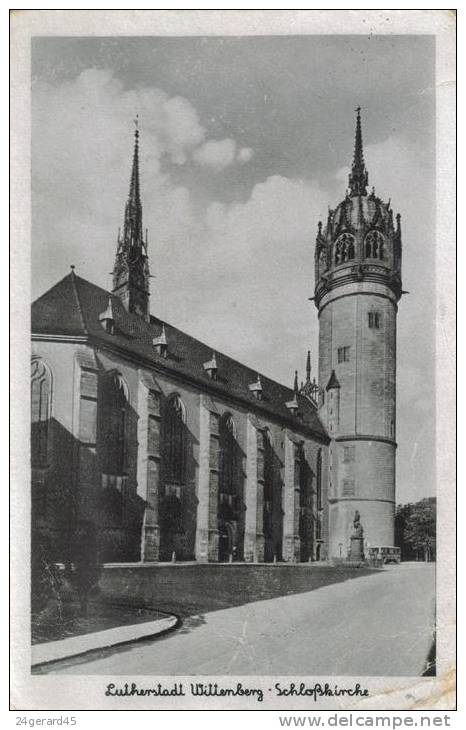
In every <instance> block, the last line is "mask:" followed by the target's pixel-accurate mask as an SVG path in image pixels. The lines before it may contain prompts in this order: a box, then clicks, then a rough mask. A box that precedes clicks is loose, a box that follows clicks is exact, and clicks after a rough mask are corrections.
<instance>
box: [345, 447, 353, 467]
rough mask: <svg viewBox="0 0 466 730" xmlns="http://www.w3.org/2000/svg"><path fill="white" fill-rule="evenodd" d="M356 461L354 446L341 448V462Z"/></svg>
mask: <svg viewBox="0 0 466 730" xmlns="http://www.w3.org/2000/svg"><path fill="white" fill-rule="evenodd" d="M355 459H356V446H344V447H343V461H344V462H345V463H347V462H349V461H355Z"/></svg>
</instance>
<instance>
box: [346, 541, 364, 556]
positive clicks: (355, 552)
mask: <svg viewBox="0 0 466 730" xmlns="http://www.w3.org/2000/svg"><path fill="white" fill-rule="evenodd" d="M348 558H349V560H364V539H363V538H362V537H352V538H351V543H350V552H349V555H348Z"/></svg>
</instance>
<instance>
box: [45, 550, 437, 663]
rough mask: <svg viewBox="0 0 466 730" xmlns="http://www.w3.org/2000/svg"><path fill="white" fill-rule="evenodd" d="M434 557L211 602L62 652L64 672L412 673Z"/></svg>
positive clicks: (425, 623) (427, 634) (422, 655)
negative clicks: (150, 636) (223, 605)
mask: <svg viewBox="0 0 466 730" xmlns="http://www.w3.org/2000/svg"><path fill="white" fill-rule="evenodd" d="M434 598H435V566H434V565H432V564H423V563H407V564H402V565H400V566H390V567H389V568H388V569H387V570H386V571H384V572H377V573H375V574H372V575H368V576H362V577H360V578H354V579H353V580H348V581H345V582H343V583H337V584H333V585H329V586H325V587H323V588H319V589H317V590H314V591H311V592H308V593H299V594H295V595H288V596H280V597H278V598H273V599H271V600H267V601H259V602H255V603H249V604H246V605H243V606H237V607H234V608H228V609H224V610H221V611H213V612H211V613H207V614H204V615H203V616H198V617H195V616H193V617H190V618H187V619H185V620H184V622H183V626H182V627H181V628H180V629H178V630H177V631H175V632H174V633H172V634H168V635H166V636H164V637H160V638H159V639H155V640H152V641H147V642H144V643H136V644H133V645H128V646H125V647H121V648H119V649H115V650H113V651H112V650H107V651H106V652H105V654H104V655H101V656H98V655H95V654H94V655H88V656H86V657H82V658H80V659H78V658H76V659H74V660H72V659H70V660H68V661H66V662H63V663H62V664H60V665H55V666H54V667H53V669H52V671H53V672H54V673H57V672H58V673H64V674H107V675H112V676H113V675H118V674H125V675H129V676H133V675H152V676H154V675H191V674H192V675H202V674H207V675H242V676H245V675H287V674H288V675H289V674H292V675H296V676H299V675H313V676H325V675H334V676H338V675H340V676H343V675H350V676H358V675H359V676H377V675H382V676H388V675H393V676H419V675H420V674H422V672H423V670H424V667H425V663H426V659H427V656H428V653H429V649H430V647H431V643H432V631H433V626H434Z"/></svg>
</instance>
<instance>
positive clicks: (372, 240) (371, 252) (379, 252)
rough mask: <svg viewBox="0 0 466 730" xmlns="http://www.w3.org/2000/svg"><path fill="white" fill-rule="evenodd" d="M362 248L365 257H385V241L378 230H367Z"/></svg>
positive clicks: (382, 258)
mask: <svg viewBox="0 0 466 730" xmlns="http://www.w3.org/2000/svg"><path fill="white" fill-rule="evenodd" d="M364 249H365V254H366V258H368V259H380V260H381V261H383V260H384V259H385V242H384V237H383V236H382V234H381V233H379V231H369V233H368V234H367V236H366V238H365V241H364Z"/></svg>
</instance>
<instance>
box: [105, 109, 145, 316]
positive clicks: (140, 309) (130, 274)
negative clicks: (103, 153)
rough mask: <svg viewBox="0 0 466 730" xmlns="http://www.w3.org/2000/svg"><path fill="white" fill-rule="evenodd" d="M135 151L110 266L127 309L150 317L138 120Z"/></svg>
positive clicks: (136, 121) (119, 294)
mask: <svg viewBox="0 0 466 730" xmlns="http://www.w3.org/2000/svg"><path fill="white" fill-rule="evenodd" d="M134 124H135V127H136V128H135V131H134V150H133V162H132V168H131V180H130V185H129V194H128V199H127V201H126V205H125V217H124V222H123V232H122V233H121V234H120V233H119V235H118V248H117V254H116V258H115V266H114V269H113V292H114V293H115V294H117V295H118V296H119V297H120V299H121V300H122V302H123V304H124V305H125V307H126V309H127V310H128V311H129V312H132V313H134V314H139V315H141V316H142V317H144V318H145V319H148V317H149V278H150V274H149V262H148V258H147V235H146V239H144V235H143V227H142V205H141V195H140V184H139V119H138V116H137V115H136V118H135V120H134Z"/></svg>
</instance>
